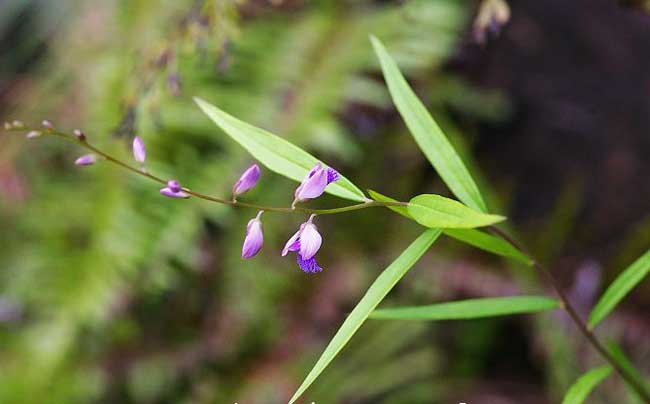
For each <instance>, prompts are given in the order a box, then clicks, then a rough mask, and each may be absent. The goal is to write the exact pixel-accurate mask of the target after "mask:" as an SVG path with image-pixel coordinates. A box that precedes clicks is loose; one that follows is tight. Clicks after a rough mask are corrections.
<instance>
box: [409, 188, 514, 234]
mask: <svg viewBox="0 0 650 404" xmlns="http://www.w3.org/2000/svg"><path fill="white" fill-rule="evenodd" d="M408 213H409V215H411V217H413V219H415V221H416V222H418V223H420V224H421V225H423V226H426V227H431V228H439V227H441V228H474V227H483V226H489V225H491V224H494V223H498V222H501V221H503V220H505V217H503V216H499V215H490V214H487V213H481V212H478V211H476V210H474V209H471V208H469V207H467V206H465V205H463V204H462V203H460V202H458V201H456V200H453V199H449V198H445V197H444V196H440V195H434V194H424V195H418V196H416V197H414V198H413V199H411V200H410V201H409V205H408Z"/></svg>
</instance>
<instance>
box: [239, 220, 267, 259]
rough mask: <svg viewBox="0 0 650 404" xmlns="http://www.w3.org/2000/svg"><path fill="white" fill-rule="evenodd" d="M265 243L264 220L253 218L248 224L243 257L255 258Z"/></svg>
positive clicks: (242, 250) (242, 252) (242, 251)
mask: <svg viewBox="0 0 650 404" xmlns="http://www.w3.org/2000/svg"><path fill="white" fill-rule="evenodd" d="M263 244H264V232H263V231H262V221H261V220H259V219H257V218H253V219H251V220H250V221H249V222H248V225H247V226H246V238H245V239H244V245H243V246H242V249H241V257H242V258H244V259H248V258H253V257H254V256H255V255H257V253H258V252H259V251H260V249H261V248H262V245H263Z"/></svg>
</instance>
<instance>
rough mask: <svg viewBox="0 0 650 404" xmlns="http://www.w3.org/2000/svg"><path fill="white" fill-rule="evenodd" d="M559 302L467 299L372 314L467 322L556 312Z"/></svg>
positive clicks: (383, 317)
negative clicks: (477, 319) (550, 311)
mask: <svg viewBox="0 0 650 404" xmlns="http://www.w3.org/2000/svg"><path fill="white" fill-rule="evenodd" d="M559 306H560V302H558V301H557V300H555V299H550V298H548V297H543V296H510V297H490V298H483V299H469V300H461V301H456V302H445V303H438V304H430V305H426V306H412V307H395V308H390V309H379V310H375V311H374V312H372V314H371V315H370V318H372V319H377V320H428V321H434V320H435V321H439V320H467V319H473V318H483V317H497V316H507V315H512V314H523V313H537V312H540V311H546V310H553V309H557V308H558V307H559Z"/></svg>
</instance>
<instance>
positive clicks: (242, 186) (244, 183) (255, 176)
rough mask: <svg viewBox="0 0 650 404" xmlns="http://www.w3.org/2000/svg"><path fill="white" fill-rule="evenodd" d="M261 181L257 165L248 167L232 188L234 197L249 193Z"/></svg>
mask: <svg viewBox="0 0 650 404" xmlns="http://www.w3.org/2000/svg"><path fill="white" fill-rule="evenodd" d="M259 179H260V168H259V166H258V165H257V164H253V165H252V166H250V167H248V169H246V171H244V173H243V174H242V175H241V177H239V179H238V180H237V182H235V185H234V186H233V187H232V194H233V196H235V197H236V196H237V195H241V194H243V193H245V192H248V191H249V190H250V189H251V188H253V187H254V186H255V184H257V181H258V180H259Z"/></svg>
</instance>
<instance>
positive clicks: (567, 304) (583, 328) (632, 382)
mask: <svg viewBox="0 0 650 404" xmlns="http://www.w3.org/2000/svg"><path fill="white" fill-rule="evenodd" d="M490 230H491V231H492V232H493V233H494V234H495V235H497V236H499V237H501V238H502V239H504V240H505V241H507V242H509V243H510V244H512V245H513V246H515V247H516V248H518V249H519V250H520V251H521V252H523V253H524V254H525V255H526V256H527V257H528V259H530V260H531V262H532V263H533V267H534V268H535V269H536V270H537V271H538V272H540V273H542V274H543V275H544V276H545V277H546V279H547V280H548V281H549V283H550V284H551V286H552V287H553V289H555V292H556V293H557V295H558V297H559V298H560V300H561V301H562V306H563V307H564V309H565V310H566V312H567V313H568V314H569V317H571V320H573V322H574V323H575V324H576V326H577V327H578V329H579V330H580V332H581V333H582V335H584V337H585V338H586V339H587V341H589V343H590V344H591V345H592V346H593V347H594V348H595V349H596V351H598V353H599V354H600V355H601V356H602V357H603V358H604V359H605V360H606V361H607V362H608V363H609V364H610V365H611V366H612V367H613V368H614V369H615V370H616V372H618V374H619V375H620V376H621V377H622V378H623V380H625V382H626V383H627V384H628V385H629V386H630V387H631V388H632V389H633V390H634V391H635V392H636V393H637V394H638V395H639V398H641V399H642V400H643V401H644V402H645V403H647V404H650V392H648V390H647V387H646V386H645V385H643V384H641V383H640V382H639V381H638V380H637V379H636V378H635V377H634V375H632V374H630V373H629V372H628V370H627V369H626V368H624V367H622V366H621V365H619V363H618V362H617V361H616V359H614V357H613V356H612V354H611V353H610V352H609V351H608V350H607V349H606V348H605V347H604V346H603V344H602V343H601V342H600V341H599V340H598V338H597V337H596V335H595V334H594V333H593V332H592V331H591V330H590V329H589V328H588V327H587V324H585V322H584V321H583V320H582V318H580V315H579V314H578V312H577V310H576V309H575V307H574V306H573V304H571V301H570V300H569V298H568V296H567V295H566V294H565V293H564V291H563V290H562V287H561V286H560V283H559V282H558V280H557V278H556V277H555V276H554V275H553V273H552V272H551V271H549V270H548V269H547V268H546V267H544V266H543V265H541V264H540V263H539V262H537V260H535V258H534V257H532V256H531V254H530V253H529V252H528V251H527V249H526V248H525V247H524V246H523V245H522V244H521V243H519V242H517V241H516V240H515V239H513V238H512V237H511V236H510V235H508V233H506V232H504V231H503V230H501V229H499V228H498V227H496V226H490Z"/></svg>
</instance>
